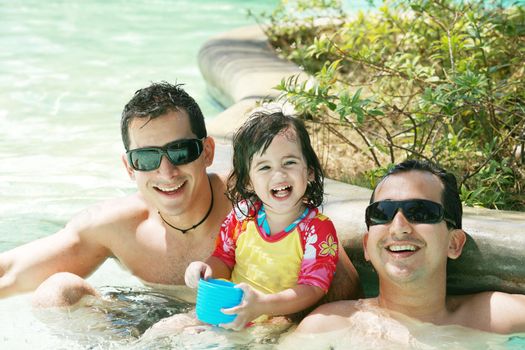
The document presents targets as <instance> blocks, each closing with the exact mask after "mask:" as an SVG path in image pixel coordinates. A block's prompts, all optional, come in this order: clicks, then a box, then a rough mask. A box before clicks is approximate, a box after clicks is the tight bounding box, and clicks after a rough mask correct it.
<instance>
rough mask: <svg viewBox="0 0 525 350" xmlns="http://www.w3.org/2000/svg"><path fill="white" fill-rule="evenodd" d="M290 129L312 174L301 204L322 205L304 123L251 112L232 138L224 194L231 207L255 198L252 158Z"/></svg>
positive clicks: (318, 166)
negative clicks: (231, 160) (229, 167)
mask: <svg viewBox="0 0 525 350" xmlns="http://www.w3.org/2000/svg"><path fill="white" fill-rule="evenodd" d="M290 128H291V129H292V130H294V131H295V134H296V137H297V140H298V142H299V144H300V145H301V151H302V154H303V157H304V159H305V160H306V166H307V168H308V171H309V172H311V173H312V174H313V181H309V182H308V185H307V187H306V192H305V194H304V203H305V204H306V205H308V206H312V207H318V206H320V205H321V204H322V202H323V194H324V185H323V184H324V174H323V170H322V168H321V164H320V162H319V158H317V155H316V153H315V151H314V149H313V147H312V144H311V143H310V136H309V135H308V131H306V127H305V126H304V123H303V122H302V121H301V120H300V119H297V118H294V117H291V116H286V115H284V114H283V113H282V112H281V111H268V110H266V111H256V112H254V113H252V114H251V115H250V117H249V118H248V120H246V122H245V123H244V124H243V125H242V126H241V127H240V128H239V129H238V130H237V132H236V133H235V135H234V137H233V170H232V172H231V173H230V176H229V177H228V183H227V187H228V189H227V193H226V195H227V196H228V198H229V199H230V201H232V203H234V205H236V204H238V203H239V202H241V201H246V202H247V203H248V205H250V206H251V205H253V201H254V200H257V199H258V198H257V195H256V194H255V192H254V191H253V189H252V188H251V186H250V175H249V173H250V165H251V164H252V160H253V156H254V155H255V154H257V153H264V152H265V151H266V150H267V149H268V147H269V146H270V144H271V143H272V141H273V139H274V137H275V136H277V135H278V134H279V133H282V132H284V131H285V130H287V129H290Z"/></svg>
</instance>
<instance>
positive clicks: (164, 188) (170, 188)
mask: <svg viewBox="0 0 525 350" xmlns="http://www.w3.org/2000/svg"><path fill="white" fill-rule="evenodd" d="M185 184H186V181H184V182H183V183H181V184H179V185H177V186H175V185H159V186H155V187H154V188H155V189H156V190H157V191H158V192H161V193H163V194H166V195H172V194H176V193H177V192H178V191H180V189H181V188H182V187H183V186H184V185H185Z"/></svg>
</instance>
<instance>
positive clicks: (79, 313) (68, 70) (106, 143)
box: [0, 0, 365, 349]
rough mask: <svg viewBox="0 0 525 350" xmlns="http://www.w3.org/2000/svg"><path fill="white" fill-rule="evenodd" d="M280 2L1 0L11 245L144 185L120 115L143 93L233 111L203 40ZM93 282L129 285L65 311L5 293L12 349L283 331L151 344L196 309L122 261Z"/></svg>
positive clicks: (206, 331)
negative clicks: (148, 335) (36, 307)
mask: <svg viewBox="0 0 525 350" xmlns="http://www.w3.org/2000/svg"><path fill="white" fill-rule="evenodd" d="M276 3H277V0H272V1H256V0H231V1H223V0H213V1H212V0H198V1H188V0H180V1H179V0H178V1H167V0H164V1H163V0H152V1H145V0H142V1H140V0H139V1H132V2H130V1H123V0H121V1H118V0H112V1H103V0H93V1H81V0H68V1H65V0H64V1H60V0H49V1H36V0H26V1H15V0H3V1H0V33H1V35H0V47H1V50H0V123H1V125H2V127H1V128H0V163H1V164H2V167H1V170H0V251H5V250H7V249H10V248H13V247H15V246H18V245H20V244H22V243H25V242H27V241H30V240H33V239H36V238H38V237H42V236H46V235H49V234H51V233H53V232H55V231H57V230H58V229H60V228H61V227H62V226H63V225H64V224H65V222H67V220H68V219H69V218H70V217H71V216H72V215H74V214H75V213H76V212H78V211H79V210H81V209H82V208H85V207H86V206H88V205H90V204H93V203H95V202H98V201H100V200H104V199H107V198H111V197H115V196H122V195H125V194H127V193H130V192H132V191H133V190H134V189H135V186H134V183H133V182H132V181H130V180H129V179H128V177H127V175H126V173H125V171H124V168H123V167H122V165H121V161H120V156H121V153H122V150H123V147H122V145H121V140H120V130H119V120H120V112H121V110H122V107H123V106H124V104H125V103H126V102H127V101H128V100H129V99H130V98H131V96H132V94H133V92H134V91H136V90H137V89H139V88H142V87H144V86H147V85H149V84H150V82H153V81H161V80H167V81H170V82H180V83H185V84H186V85H185V88H186V90H187V91H188V92H189V93H190V94H191V95H192V96H194V97H195V98H196V100H197V101H198V103H199V104H200V106H201V108H202V110H203V112H204V115H205V116H206V117H207V118H213V117H214V116H215V115H216V114H217V113H219V112H220V111H221V110H222V108H221V107H220V106H219V105H217V104H216V103H214V102H213V101H212V100H211V98H210V97H209V96H208V95H207V94H206V87H205V83H204V81H203V79H202V78H201V76H200V73H199V70H198V67H197V52H198V50H199V48H200V46H201V45H202V44H203V43H204V42H205V40H206V39H208V38H210V37H211V36H213V35H215V34H217V33H220V32H223V31H226V30H229V29H232V28H235V27H239V26H243V25H251V24H253V20H251V19H249V18H247V17H246V15H245V13H246V9H247V8H250V9H252V10H253V11H255V12H259V11H263V10H266V11H268V10H271V9H272V8H273V6H274V5H275V4H276ZM364 3H365V1H358V2H356V1H352V2H350V3H349V5H348V6H350V7H351V6H356V7H362V6H363V5H364ZM89 281H90V282H91V283H92V284H93V285H95V286H98V287H102V286H108V285H111V286H118V287H119V288H120V289H116V290H115V291H114V292H113V293H111V292H110V293H107V294H106V296H108V298H109V296H112V298H110V299H111V301H108V302H105V301H100V302H94V303H93V304H92V305H91V306H90V307H87V308H80V309H77V310H70V312H69V313H65V314H64V313H59V314H55V313H53V312H49V313H44V314H41V313H40V314H34V313H33V312H32V311H31V309H30V307H29V306H28V301H29V296H28V295H22V296H17V297H12V298H9V299H6V300H1V301H0V344H2V346H1V348H2V349H113V348H136V349H160V348H189V349H191V348H273V347H274V343H275V342H276V341H277V339H278V338H279V337H278V333H279V332H280V331H281V330H282V329H274V328H272V327H266V328H255V329H252V330H250V331H249V332H247V333H243V334H240V335H232V334H231V332H225V331H223V330H220V329H213V328H210V327H208V328H201V329H198V330H196V331H195V330H194V332H192V331H191V330H190V331H188V332H183V333H181V334H178V335H175V336H172V337H169V338H162V339H157V340H151V339H141V338H139V337H138V335H139V334H141V333H142V332H143V331H144V329H145V328H147V327H148V325H149V323H150V322H151V320H152V319H154V318H159V317H162V316H164V315H165V314H171V313H176V312H181V311H186V310H187V309H189V308H191V305H190V306H188V304H186V303H185V302H183V301H180V302H178V301H177V300H173V299H170V298H164V297H163V296H162V295H161V294H156V293H153V292H148V291H144V289H143V286H142V284H141V283H140V281H138V280H137V279H136V278H134V277H133V276H131V275H130V274H129V273H127V272H125V271H124V270H122V269H121V268H120V267H119V266H118V264H117V263H116V262H114V261H108V262H106V263H105V264H104V265H103V266H102V268H100V269H99V270H98V271H97V272H96V273H95V274H94V275H93V276H91V277H90V279H89ZM105 290H106V291H107V288H106V289H105ZM122 291H126V292H122ZM115 298H116V299H117V300H115ZM154 305H157V306H156V307H155V306H154ZM159 313H160V314H159ZM150 316H151V317H150ZM197 333H198V336H196V334H197Z"/></svg>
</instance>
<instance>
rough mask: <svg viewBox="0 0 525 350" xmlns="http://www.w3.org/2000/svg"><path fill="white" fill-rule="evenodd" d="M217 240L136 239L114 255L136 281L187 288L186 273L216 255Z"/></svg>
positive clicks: (207, 238)
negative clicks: (192, 266)
mask: <svg viewBox="0 0 525 350" xmlns="http://www.w3.org/2000/svg"><path fill="white" fill-rule="evenodd" d="M214 246H215V244H214V238H213V237H206V238H205V239H196V237H186V236H184V237H170V236H168V235H165V234H163V233H162V234H161V233H159V234H157V235H148V236H147V237H141V236H140V235H137V236H136V239H135V240H132V241H128V242H126V243H124V244H123V245H122V247H121V248H119V249H114V253H115V255H116V257H117V258H118V259H119V261H120V262H121V263H122V264H123V265H124V266H125V267H126V268H127V269H128V270H129V271H130V272H131V273H132V274H133V275H135V276H136V277H138V278H140V279H142V280H144V281H146V282H149V283H157V284H178V285H182V284H184V272H185V271H186V267H187V266H188V265H189V264H190V263H191V262H192V261H204V260H206V259H207V258H208V257H209V256H210V255H211V254H212V252H213V249H214Z"/></svg>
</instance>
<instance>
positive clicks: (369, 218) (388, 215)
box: [365, 199, 456, 228]
mask: <svg viewBox="0 0 525 350" xmlns="http://www.w3.org/2000/svg"><path fill="white" fill-rule="evenodd" d="M399 209H401V210H402V212H403V215H404V216H405V218H407V220H408V221H410V222H412V223H419V224H437V223H438V222H441V221H442V220H445V221H446V222H448V223H449V224H451V225H452V226H453V227H454V228H455V227H456V222H455V221H454V220H452V219H449V218H446V217H445V209H444V208H443V206H442V205H441V204H439V203H436V202H432V201H429V200H425V199H409V200H405V201H390V200H387V201H379V202H374V203H372V204H370V205H369V206H368V207H367V208H366V216H365V218H366V226H367V227H370V226H374V225H383V224H387V223H389V222H391V221H392V220H394V216H396V213H397V211H398V210H399Z"/></svg>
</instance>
